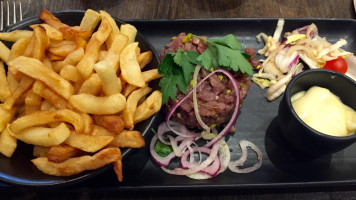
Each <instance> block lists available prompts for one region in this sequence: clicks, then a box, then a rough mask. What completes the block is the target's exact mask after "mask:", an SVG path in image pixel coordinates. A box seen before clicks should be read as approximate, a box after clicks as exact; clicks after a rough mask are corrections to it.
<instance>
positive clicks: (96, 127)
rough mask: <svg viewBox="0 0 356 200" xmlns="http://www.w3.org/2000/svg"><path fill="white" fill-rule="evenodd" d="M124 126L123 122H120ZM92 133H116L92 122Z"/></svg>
mask: <svg viewBox="0 0 356 200" xmlns="http://www.w3.org/2000/svg"><path fill="white" fill-rule="evenodd" d="M122 124H123V126H122V127H124V123H122ZM91 134H92V135H101V136H115V135H116V134H115V133H113V132H110V131H109V130H107V129H106V128H104V127H102V126H99V125H97V124H93V132H92V133H91Z"/></svg>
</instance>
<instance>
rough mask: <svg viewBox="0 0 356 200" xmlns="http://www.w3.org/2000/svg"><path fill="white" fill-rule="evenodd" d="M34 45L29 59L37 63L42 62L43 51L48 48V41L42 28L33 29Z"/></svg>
mask: <svg viewBox="0 0 356 200" xmlns="http://www.w3.org/2000/svg"><path fill="white" fill-rule="evenodd" d="M32 37H33V38H34V43H33V49H32V53H31V57H32V58H35V59H37V60H39V61H43V58H44V55H45V51H46V49H48V47H49V39H48V37H47V34H46V29H44V28H43V27H42V26H35V27H34V28H33V36H32Z"/></svg>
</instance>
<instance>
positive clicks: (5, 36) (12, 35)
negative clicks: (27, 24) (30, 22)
mask: <svg viewBox="0 0 356 200" xmlns="http://www.w3.org/2000/svg"><path fill="white" fill-rule="evenodd" d="M32 34H33V32H32V31H28V30H15V31H11V32H2V33H0V40H5V41H9V42H16V41H17V40H19V39H21V38H30V37H32Z"/></svg>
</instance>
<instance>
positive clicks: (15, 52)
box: [9, 38, 31, 61]
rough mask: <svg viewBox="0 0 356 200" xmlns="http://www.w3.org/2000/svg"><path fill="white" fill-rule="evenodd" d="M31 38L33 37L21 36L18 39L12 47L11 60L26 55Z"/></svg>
mask: <svg viewBox="0 0 356 200" xmlns="http://www.w3.org/2000/svg"><path fill="white" fill-rule="evenodd" d="M30 40H31V38H21V39H19V40H17V41H16V42H15V43H14V44H13V45H12V47H11V50H10V55H9V61H10V60H12V59H14V58H16V57H18V56H22V55H24V52H25V50H26V47H27V45H28V43H29V42H30Z"/></svg>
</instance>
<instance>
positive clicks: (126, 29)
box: [120, 24, 137, 44]
mask: <svg viewBox="0 0 356 200" xmlns="http://www.w3.org/2000/svg"><path fill="white" fill-rule="evenodd" d="M120 33H122V34H124V35H127V36H128V37H129V41H128V44H131V43H133V42H135V38H136V35H137V29H136V28H135V27H134V26H132V25H131V24H122V25H121V26H120Z"/></svg>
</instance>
